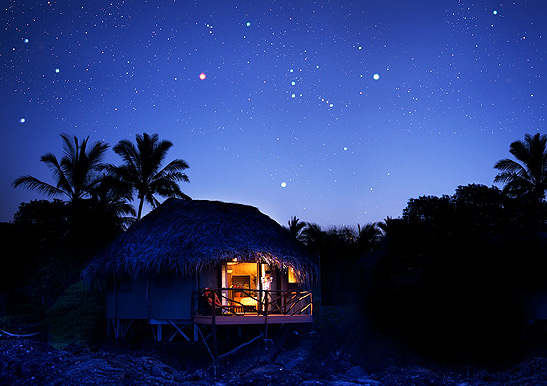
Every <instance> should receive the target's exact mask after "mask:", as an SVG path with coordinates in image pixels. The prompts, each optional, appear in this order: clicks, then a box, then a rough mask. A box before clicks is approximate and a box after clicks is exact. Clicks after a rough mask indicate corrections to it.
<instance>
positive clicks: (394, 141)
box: [0, 0, 547, 226]
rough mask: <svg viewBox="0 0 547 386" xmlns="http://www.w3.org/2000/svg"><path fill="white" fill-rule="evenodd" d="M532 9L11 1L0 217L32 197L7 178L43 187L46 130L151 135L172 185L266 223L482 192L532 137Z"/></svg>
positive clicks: (370, 216)
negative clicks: (253, 213)
mask: <svg viewBox="0 0 547 386" xmlns="http://www.w3.org/2000/svg"><path fill="white" fill-rule="evenodd" d="M546 8H547V5H546V3H545V2H542V1H518V2H505V1H502V2H493V1H492V2H490V1H476V2H472V1H454V0H451V1H444V0H443V1H429V2H415V1H395V0H394V1H383V2H376V1H374V2H373V1H362V2H349V1H336V2H333V1H315V2H311V1H310V2H302V1H293V2H291V1H261V2H256V1H255V2H249V1H247V2H243V1H208V2H202V1H193V2H190V1H163V2H162V1H154V2H143V1H131V2H124V1H113V2H110V1H109V2H105V1H83V2H55V1H51V2H27V1H11V2H9V3H7V5H5V6H3V8H2V12H1V14H0V22H1V24H2V26H3V29H2V39H1V41H0V62H1V65H2V69H3V70H2V72H1V73H0V93H1V95H0V98H1V100H2V101H3V102H2V104H1V107H0V108H1V109H2V111H1V114H0V120H1V124H2V129H3V134H4V140H3V141H1V143H0V154H1V157H2V159H1V161H2V165H4V167H3V168H2V170H1V171H0V194H1V195H2V197H3V200H2V205H1V206H0V221H10V220H11V219H12V218H13V214H14V212H15V211H16V210H17V207H18V205H19V203H20V202H28V201H30V200H32V199H38V198H44V197H42V196H40V195H38V194H37V193H35V192H29V191H25V190H23V189H13V188H12V187H11V183H12V181H13V180H14V179H15V178H17V177H18V176H20V175H23V174H31V175H34V176H36V177H39V178H41V179H43V180H45V181H51V180H50V176H49V174H48V170H47V168H46V167H45V165H43V164H41V163H40V162H39V159H40V156H41V155H43V154H45V153H46V152H53V153H54V154H56V155H57V156H58V157H60V156H61V155H62V154H61V140H60V137H59V134H60V133H67V134H69V135H76V136H78V137H79V138H85V137H87V136H89V137H90V141H105V142H107V143H109V144H110V145H115V144H116V143H117V142H118V141H119V140H122V139H132V140H134V138H135V135H136V134H142V133H143V132H148V133H158V134H159V136H160V138H161V139H168V140H170V141H172V142H173V143H174V147H173V149H172V150H171V151H170V153H169V159H173V158H182V159H184V160H186V161H187V162H188V163H189V164H190V169H188V173H187V174H188V176H189V177H190V181H191V182H190V184H184V185H183V186H182V188H183V190H184V191H185V193H187V194H188V195H190V196H191V197H192V198H194V199H215V200H222V201H228V202H239V203H245V204H250V205H253V206H256V207H258V208H259V209H260V210H261V211H262V212H264V213H266V214H268V215H270V216H271V217H273V218H274V219H275V220H277V221H278V222H280V223H282V224H286V222H287V221H288V220H289V218H290V217H291V216H293V215H296V216H297V217H299V218H300V219H301V220H303V221H310V222H316V223H319V224H320V225H323V226H328V225H355V224H357V223H361V224H363V223H367V222H373V221H381V220H383V219H384V218H385V217H386V216H391V217H397V216H400V215H401V212H402V209H403V208H404V207H405V206H406V203H407V201H408V199H410V198H412V197H418V196H421V195H441V194H453V193H454V190H455V189H456V187H457V186H458V185H466V184H469V183H481V184H486V185H491V184H492V182H493V178H494V176H495V175H496V170H495V169H494V168H493V165H494V164H495V162H496V161H497V160H499V159H500V158H504V157H507V156H509V153H508V149H509V145H510V143H511V142H513V141H515V140H520V139H523V138H524V134H526V133H530V134H534V133H536V132H540V133H542V134H546V131H545V112H546V107H545V101H546V100H547V99H546V95H545V92H546V90H547V84H546V82H545V78H544V74H545V69H546V65H545V53H546V50H547V48H546V47H547V45H546V44H545V41H544V40H545V38H544V33H545V20H544V19H545V17H544V16H545V14H546V12H545V11H546ZM26 39H28V40H26ZM201 73H204V74H205V75H206V78H205V79H204V80H201V79H200V77H199V76H200V74H201ZM21 119H24V122H21ZM107 161H109V162H113V163H119V162H120V161H119V159H118V157H117V156H116V155H115V154H114V153H113V152H112V151H110V152H109V154H108V157H107Z"/></svg>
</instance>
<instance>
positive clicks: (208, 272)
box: [198, 268, 221, 288]
mask: <svg viewBox="0 0 547 386" xmlns="http://www.w3.org/2000/svg"><path fill="white" fill-rule="evenodd" d="M220 284H221V283H220V282H219V272H218V268H209V269H204V270H202V271H201V272H200V273H199V279H198V286H199V288H218V287H220Z"/></svg>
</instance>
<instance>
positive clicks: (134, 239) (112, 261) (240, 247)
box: [82, 199, 316, 283]
mask: <svg viewBox="0 0 547 386" xmlns="http://www.w3.org/2000/svg"><path fill="white" fill-rule="evenodd" d="M233 258H237V259H238V261H243V262H254V261H261V262H264V263H269V264H273V265H276V266H277V267H279V268H281V269H287V268H288V267H292V268H293V269H295V270H296V271H297V273H298V274H299V275H300V276H301V279H302V280H304V281H308V282H309V281H313V280H315V276H316V267H315V265H314V264H313V263H312V262H311V261H310V259H309V257H308V255H307V254H306V251H305V249H304V248H303V246H302V245H301V244H300V243H299V242H298V241H296V240H294V238H293V237H292V236H290V234H289V232H288V231H287V230H285V229H284V228H283V227H281V226H280V225H279V224H278V223H276V222H275V221H274V220H272V219H271V218H269V217H268V216H266V215H265V214H263V213H261V212H260V211H259V210H258V209H257V208H254V207H252V206H247V205H241V204H229V203H224V202H219V201H201V200H191V201H187V200H178V199H169V200H167V201H165V202H164V203H163V204H162V205H160V206H159V207H158V208H156V209H155V210H153V211H152V212H150V213H149V214H148V215H147V216H145V217H143V218H142V219H141V220H140V221H138V222H137V223H135V224H134V225H133V226H131V228H129V229H128V230H127V231H126V232H124V233H123V234H122V235H120V236H119V237H118V238H117V239H116V240H114V242H112V243H111V244H110V245H109V246H108V247H107V248H106V249H104V250H103V251H102V252H101V253H100V254H98V255H97V256H95V257H94V258H93V259H92V260H91V261H90V263H89V264H88V265H87V266H86V268H85V269H84V271H83V272H82V277H83V279H84V280H85V281H86V282H88V283H89V282H91V281H93V280H95V279H98V278H104V277H107V276H112V275H113V274H114V275H116V276H119V275H122V274H129V275H131V276H133V277H140V276H144V275H147V274H149V273H158V272H174V273H177V274H183V275H185V274H191V273H194V272H199V271H201V270H202V269H204V268H208V267H214V266H218V264H219V263H221V262H223V261H228V260H232V259H233Z"/></svg>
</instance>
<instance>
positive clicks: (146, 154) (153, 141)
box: [109, 133, 190, 220]
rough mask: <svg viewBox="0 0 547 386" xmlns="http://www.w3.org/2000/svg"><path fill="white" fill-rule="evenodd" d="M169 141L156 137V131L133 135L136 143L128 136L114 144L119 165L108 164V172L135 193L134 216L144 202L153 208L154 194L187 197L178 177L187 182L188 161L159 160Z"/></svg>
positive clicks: (157, 203)
mask: <svg viewBox="0 0 547 386" xmlns="http://www.w3.org/2000/svg"><path fill="white" fill-rule="evenodd" d="M172 146H173V144H172V143H171V142H169V141H165V140H163V141H160V140H159V137H158V134H152V135H148V134H147V133H144V134H143V135H142V136H141V135H137V145H136V146H135V145H134V144H133V143H132V142H131V141H129V140H122V141H120V142H118V144H117V145H116V146H114V151H115V152H116V154H118V155H119V156H120V157H122V160H123V163H124V164H123V165H122V166H118V167H116V166H113V165H110V166H109V171H110V172H111V174H112V176H113V177H115V178H117V179H118V180H120V181H121V182H123V183H125V184H126V185H127V186H128V187H130V188H131V189H132V190H133V191H134V192H136V193H137V198H138V201H139V209H138V213H137V220H139V219H140V218H141V215H142V207H143V204H144V202H145V201H146V202H148V203H149V204H150V205H151V206H152V207H153V208H155V207H156V206H158V205H159V201H158V200H157V199H156V197H154V195H155V194H159V195H160V196H162V197H179V198H183V199H187V200H188V199H190V197H188V196H187V195H186V194H184V193H183V192H182V191H181V190H180V187H179V185H178V182H179V181H184V182H189V179H188V176H187V175H186V174H185V173H183V171H184V170H186V169H188V167H189V166H188V164H187V163H186V161H184V160H182V159H175V160H173V161H171V162H169V164H167V166H165V167H163V168H162V164H163V161H164V160H165V157H166V155H167V152H168V151H169V149H170V148H171V147H172Z"/></svg>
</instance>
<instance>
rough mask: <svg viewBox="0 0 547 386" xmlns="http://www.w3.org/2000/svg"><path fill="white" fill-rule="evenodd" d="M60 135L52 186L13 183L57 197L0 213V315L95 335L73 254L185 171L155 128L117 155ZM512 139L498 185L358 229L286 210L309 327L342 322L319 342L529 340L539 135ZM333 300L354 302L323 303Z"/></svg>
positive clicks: (544, 178) (418, 347)
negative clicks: (308, 285) (306, 286)
mask: <svg viewBox="0 0 547 386" xmlns="http://www.w3.org/2000/svg"><path fill="white" fill-rule="evenodd" d="M62 138H63V141H64V149H65V156H64V157H63V158H62V159H61V161H60V162H59V161H57V160H56V158H55V157H54V156H53V155H51V154H47V155H45V156H44V157H43V158H42V161H43V162H44V163H46V164H47V165H48V166H49V167H51V168H52V170H53V176H54V179H55V184H54V185H49V184H47V183H44V182H41V181H38V180H36V179H33V177H29V176H25V177H21V178H19V179H17V180H16V181H15V183H14V185H15V186H24V187H27V188H31V189H34V190H37V191H38V192H41V193H45V194H48V195H50V196H52V197H62V198H64V199H65V201H61V200H58V199H54V200H53V201H45V200H40V201H32V202H30V203H22V204H21V205H20V207H19V210H18V212H17V213H16V214H15V216H14V220H13V222H12V223H9V224H5V223H4V224H0V225H1V227H2V232H0V234H1V236H0V237H2V242H3V245H5V246H13V248H11V249H12V250H13V249H16V250H17V252H16V256H15V255H9V256H8V255H4V257H3V258H2V267H3V269H1V270H0V286H1V287H0V294H3V295H0V327H2V328H4V329H7V330H10V331H12V332H26V331H23V330H19V329H20V328H21V327H22V326H28V325H32V324H34V323H38V322H43V323H42V325H41V326H42V327H38V328H43V329H44V330H47V332H48V334H49V335H48V336H49V339H50V340H51V341H52V342H56V343H57V344H58V345H59V346H62V345H69V344H75V343H76V344H80V345H93V344H97V343H98V342H100V341H101V339H102V337H103V336H104V331H102V330H101V328H100V327H97V325H99V326H100V325H101V323H98V321H101V319H102V315H101V313H102V311H101V307H102V299H104V297H103V296H102V294H100V293H91V292H89V290H87V289H85V288H84V287H82V285H81V283H78V281H79V274H80V271H81V269H82V267H83V264H85V262H87V261H88V260H89V259H90V258H91V257H92V256H93V255H94V254H95V253H96V251H97V250H98V249H99V248H102V247H104V246H105V245H106V243H108V242H109V241H111V240H112V239H113V238H114V237H115V236H116V235H117V234H119V232H123V230H124V229H125V227H126V226H127V225H129V224H130V223H131V222H132V221H136V218H139V217H140V215H141V210H142V205H143V203H144V202H148V203H149V204H151V205H152V206H156V205H157V204H158V203H159V202H158V200H157V199H156V198H155V197H154V195H156V194H159V195H160V196H163V197H171V196H174V197H182V198H188V197H187V196H185V195H184V194H183V193H182V192H181V191H180V188H179V187H178V184H177V183H178V182H179V181H187V180H188V177H187V176H186V175H185V174H184V173H183V171H184V170H185V169H186V168H187V167H188V165H187V164H186V162H184V161H182V160H175V161H173V162H171V163H169V164H168V165H167V166H166V167H164V168H162V167H161V165H162V163H163V161H164V159H165V156H166V153H167V151H168V149H169V148H170V147H171V144H170V143H169V142H166V141H159V139H158V137H157V135H153V136H149V135H146V134H144V135H143V136H137V146H135V145H133V144H131V143H130V142H128V141H122V142H120V143H119V144H118V145H117V146H116V147H115V148H114V150H115V151H116V153H118V154H119V155H120V156H121V157H122V161H123V164H122V165H121V166H114V165H104V164H103V163H102V155H103V154H104V152H105V151H106V149H107V146H106V145H100V144H95V145H93V146H92V147H91V149H92V150H87V140H85V141H82V142H79V141H78V139H77V138H74V139H73V140H72V139H70V138H68V137H66V136H63V137H62ZM510 152H511V154H512V155H513V156H514V158H515V159H516V161H513V160H509V159H506V160H501V161H499V162H498V163H497V164H496V165H495V167H496V168H497V169H499V170H500V174H499V175H498V176H497V177H496V180H495V182H499V183H503V184H504V187H503V190H500V189H498V188H496V187H494V186H492V187H488V186H484V185H475V184H471V185H466V186H460V187H458V188H457V189H456V191H455V193H454V194H453V195H452V196H447V195H445V196H442V197H435V196H422V197H419V198H411V199H410V200H409V202H408V205H407V207H406V208H405V209H404V211H403V213H402V216H401V217H400V218H394V219H393V218H387V219H386V220H385V221H383V222H381V223H375V224H367V225H363V226H357V227H355V228H353V227H338V228H331V229H326V230H325V229H321V227H320V226H319V225H317V224H310V223H305V222H301V221H300V220H299V219H297V218H296V217H294V218H292V219H291V221H290V222H289V227H288V231H289V232H291V234H292V235H293V236H294V237H295V238H297V239H298V240H300V241H301V242H303V243H304V244H305V245H306V246H307V248H308V249H309V251H310V253H311V254H312V255H313V256H316V257H317V262H318V265H319V267H320V276H321V280H320V288H318V289H320V291H317V292H316V293H315V294H314V300H315V301H316V303H317V301H318V299H321V304H322V305H324V306H325V307H324V308H323V309H324V314H320V315H319V316H318V323H323V324H326V325H325V326H323V327H321V326H318V329H320V328H323V329H324V331H328V330H330V329H332V330H333V331H342V332H341V333H340V334H341V335H340V334H338V335H332V336H330V338H329V335H328V334H325V336H324V339H325V342H327V343H324V344H325V345H326V346H325V347H331V346H332V345H338V346H339V345H342V346H343V347H344V349H345V350H347V351H348V352H351V353H354V354H355V355H359V356H361V357H363V358H368V361H369V362H368V363H373V362H374V361H376V362H377V363H378V366H381V365H384V364H385V363H383V362H382V359H380V358H384V357H387V356H393V355H392V353H393V350H396V351H397V352H399V353H403V352H405V350H409V352H414V353H419V354H421V355H425V356H429V357H432V358H433V357H434V358H436V359H443V360H454V361H456V362H457V363H462V362H466V361H478V362H481V361H484V360H485V359H488V360H491V361H501V360H504V359H510V358H511V357H512V356H514V355H518V354H520V353H522V352H523V350H525V349H526V348H527V347H530V346H529V345H528V346H526V343H527V342H528V343H529V342H530V340H534V339H536V341H539V340H538V339H539V338H538V335H537V334H538V333H539V332H538V331H539V329H537V330H533V329H531V328H529V326H528V325H527V324H526V323H527V322H528V321H529V320H528V319H529V317H530V300H531V299H533V297H534V295H535V293H536V291H537V290H538V289H541V288H545V287H546V286H547V280H546V279H545V278H544V277H545V275H544V274H543V273H544V272H546V268H547V259H546V258H545V255H546V252H547V237H546V233H545V232H546V225H545V224H546V220H547V216H546V213H547V206H546V203H545V189H546V187H547V151H546V137H545V136H539V134H538V135H535V136H526V137H525V140H524V141H517V142H515V143H513V144H511V147H510ZM137 165H140V167H137ZM135 196H136V197H135ZM133 198H136V199H137V202H138V203H139V204H138V208H139V209H138V214H137V215H136V213H135V212H136V211H135V210H134V209H133V207H132V206H131V205H130V202H131V201H132V199H133ZM8 249H10V248H8ZM333 307H334V308H333ZM337 307H338V308H337ZM340 307H342V309H343V308H344V307H346V308H347V307H349V308H351V309H352V311H351V312H350V313H347V312H344V313H342V314H340V313H335V314H333V315H334V316H332V315H331V316H329V315H330V314H329V312H331V311H327V310H332V309H339V308H340ZM315 309H316V310H318V311H321V310H322V308H321V307H318V306H316V308H315ZM352 313H355V315H358V317H355V318H350V316H349V315H352ZM340 315H343V316H340ZM97 316H98V318H97ZM321 316H323V318H322V319H321ZM340 318H344V319H343V320H341V319H340ZM321 321H322V322H321ZM352 321H357V323H352ZM329 323H330V324H329ZM344 323H348V326H346V324H344ZM341 326H346V327H347V328H346V327H341ZM349 326H351V328H350V327H349ZM535 334H536V335H535ZM380 336H381V337H385V339H384V338H382V339H381V340H379V338H378V337H380ZM526 338H527V339H528V341H527V340H526ZM329 339H334V340H333V341H332V342H331V343H332V345H330V344H329V343H328V342H330V341H329ZM380 341H381V343H380ZM386 342H391V343H386ZM393 342H396V343H393ZM376 343H378V344H376ZM387 351H389V353H390V354H388V353H387ZM401 355H403V354H401Z"/></svg>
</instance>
